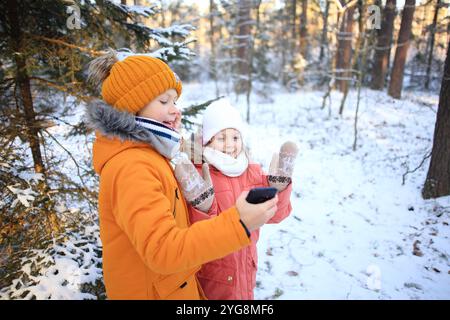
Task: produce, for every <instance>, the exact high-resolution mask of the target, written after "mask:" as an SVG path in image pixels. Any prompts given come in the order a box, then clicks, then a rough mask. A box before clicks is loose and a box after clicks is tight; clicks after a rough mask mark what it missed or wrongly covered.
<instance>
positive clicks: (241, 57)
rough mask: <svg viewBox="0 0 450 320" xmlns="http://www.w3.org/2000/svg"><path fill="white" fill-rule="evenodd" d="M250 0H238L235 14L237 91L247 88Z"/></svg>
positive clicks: (242, 91)
mask: <svg viewBox="0 0 450 320" xmlns="http://www.w3.org/2000/svg"><path fill="white" fill-rule="evenodd" d="M251 8H252V0H238V16H237V58H238V62H237V76H238V79H237V81H236V85H235V91H236V92H237V93H244V92H247V90H248V79H247V75H248V72H249V68H250V65H249V53H250V52H249V51H250V50H249V49H250V42H251V39H250V38H251V23H252V21H251V17H250V11H251Z"/></svg>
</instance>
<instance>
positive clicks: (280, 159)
mask: <svg viewBox="0 0 450 320" xmlns="http://www.w3.org/2000/svg"><path fill="white" fill-rule="evenodd" d="M297 154H298V148H297V145H296V144H295V143H294V142H291V141H287V142H285V143H283V145H282V146H281V148H280V152H279V153H277V152H276V153H274V155H273V157H272V161H271V162H270V167H269V175H268V176H267V180H268V182H269V186H271V187H274V188H277V190H278V191H283V190H284V189H286V187H287V186H288V185H289V184H290V183H291V181H292V172H293V171H294V165H295V159H296V158H297Z"/></svg>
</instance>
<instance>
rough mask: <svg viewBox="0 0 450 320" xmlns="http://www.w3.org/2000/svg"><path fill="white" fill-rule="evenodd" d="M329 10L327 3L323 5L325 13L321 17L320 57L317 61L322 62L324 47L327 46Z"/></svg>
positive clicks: (328, 3)
mask: <svg viewBox="0 0 450 320" xmlns="http://www.w3.org/2000/svg"><path fill="white" fill-rule="evenodd" d="M329 10H330V2H329V1H327V3H326V4H325V12H324V15H323V28H322V37H321V41H320V55H319V61H320V62H322V60H323V57H324V54H325V47H326V46H327V45H328V36H327V35H328V13H329Z"/></svg>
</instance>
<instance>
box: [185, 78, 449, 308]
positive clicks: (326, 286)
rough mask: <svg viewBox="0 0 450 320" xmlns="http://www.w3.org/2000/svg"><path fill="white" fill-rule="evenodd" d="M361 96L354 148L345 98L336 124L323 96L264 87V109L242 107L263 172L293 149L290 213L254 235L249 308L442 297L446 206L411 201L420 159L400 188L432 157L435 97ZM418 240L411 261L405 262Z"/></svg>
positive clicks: (190, 95) (416, 194)
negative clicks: (253, 304)
mask: <svg viewBox="0 0 450 320" xmlns="http://www.w3.org/2000/svg"><path fill="white" fill-rule="evenodd" d="M213 89H214V88H213V87H211V88H210V90H208V87H207V86H205V85H204V84H198V85H195V86H187V88H186V87H185V89H184V95H185V97H184V98H183V96H182V98H183V99H186V100H193V101H200V100H201V99H204V100H206V99H209V98H212V97H213V96H212V94H206V96H205V93H208V92H214V90H213ZM200 94H201V96H200ZM361 96H362V98H361V105H360V113H359V122H358V123H359V125H358V144H357V150H356V151H352V144H353V134H354V132H353V121H354V120H353V119H354V112H355V107H356V97H357V94H356V92H353V91H352V92H351V93H350V94H349V97H348V100H347V103H346V107H345V109H344V114H343V117H342V118H340V117H339V116H337V115H336V114H337V110H338V109H339V104H340V99H341V95H340V94H339V93H336V92H332V96H331V102H332V106H331V108H332V116H331V117H329V116H328V108H327V109H325V110H322V109H321V105H322V97H323V92H317V91H303V90H299V91H297V92H296V93H292V94H291V93H283V91H282V90H279V92H278V93H277V89H275V90H274V94H273V95H272V96H271V97H272V98H273V99H274V101H273V102H271V103H265V102H264V101H258V99H257V98H255V99H253V100H252V102H251V103H252V104H251V117H250V120H251V121H250V122H251V124H250V127H251V130H249V137H248V143H249V144H250V147H251V150H252V155H253V158H254V159H255V160H256V161H258V162H260V163H261V164H262V165H263V168H264V169H265V170H266V171H267V170H268V166H269V162H270V159H271V155H272V153H273V152H275V151H277V149H278V148H279V146H280V145H281V144H282V143H283V142H284V141H286V140H292V141H294V142H296V143H297V144H298V146H299V148H300V152H299V156H298V158H297V163H296V168H295V172H294V178H293V181H294V185H293V187H294V188H293V194H292V197H291V201H292V206H293V211H292V213H291V216H290V217H288V218H287V219H286V220H284V221H283V222H282V223H280V224H278V225H266V226H264V227H263V228H262V230H261V238H260V240H259V243H258V254H259V262H258V273H257V282H258V286H257V288H256V290H255V297H256V299H273V298H277V299H449V298H450V275H449V272H450V263H449V251H450V242H449V236H450V227H449V225H448V224H449V223H450V219H449V218H450V217H449V215H450V197H444V198H440V199H437V200H428V201H425V200H423V199H422V197H421V193H420V192H421V187H422V184H423V182H424V180H425V176H426V171H427V169H428V163H429V162H428V161H426V162H425V165H424V166H422V167H421V168H420V169H418V170H417V171H416V172H414V173H411V174H408V175H407V176H406V181H405V184H404V185H402V178H403V175H404V173H405V172H406V171H407V169H408V168H409V169H410V170H411V171H412V169H414V168H415V167H417V166H418V164H419V163H420V162H421V160H422V158H423V157H424V156H425V155H426V154H427V153H428V152H429V151H430V150H431V143H432V137H433V130H434V123H435V117H436V109H437V104H438V96H437V95H432V94H429V93H423V92H417V93H407V94H405V95H404V96H405V97H406V98H405V99H404V100H394V99H392V98H390V97H388V96H387V95H386V94H385V93H384V92H378V91H372V90H363V91H362V95H361ZM240 100H241V101H238V102H237V103H236V106H237V107H239V108H240V110H241V111H242V115H243V116H244V115H245V114H246V102H245V99H244V98H241V99H240ZM179 104H183V100H180V103H179ZM417 240H418V241H420V243H419V244H418V246H419V248H420V251H421V252H422V253H423V255H422V256H416V255H414V254H413V245H414V243H415V241H417Z"/></svg>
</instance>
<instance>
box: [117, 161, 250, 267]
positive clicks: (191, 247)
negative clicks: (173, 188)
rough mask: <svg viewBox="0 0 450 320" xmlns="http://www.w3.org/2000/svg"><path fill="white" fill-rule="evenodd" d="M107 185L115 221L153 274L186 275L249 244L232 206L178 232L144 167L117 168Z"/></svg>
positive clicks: (164, 199) (158, 188) (154, 175)
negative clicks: (109, 189) (181, 273)
mask: <svg viewBox="0 0 450 320" xmlns="http://www.w3.org/2000/svg"><path fill="white" fill-rule="evenodd" d="M111 181H112V182H111V184H112V186H111V187H112V189H111V192H112V194H111V198H112V203H111V205H112V208H113V210H114V211H113V212H114V216H115V219H116V222H117V223H118V225H119V227H120V228H121V229H122V230H123V231H124V232H125V233H126V235H127V236H128V238H129V239H130V241H131V243H132V245H133V247H134V248H135V249H136V251H137V253H138V254H139V255H140V256H141V258H142V260H143V261H144V262H145V264H146V265H147V266H148V267H149V268H150V269H152V270H154V271H155V272H158V273H160V274H171V273H175V272H180V271H183V270H188V269H190V268H193V267H195V266H198V265H201V264H204V263H206V262H209V261H212V260H215V259H219V258H222V257H224V256H226V255H228V254H230V253H232V252H234V251H236V250H239V249H241V248H243V247H245V246H247V245H248V244H250V239H249V238H248V236H247V235H246V232H245V230H244V228H243V227H242V225H241V223H240V216H239V213H238V211H237V209H236V207H231V208H230V209H228V210H225V211H224V212H222V213H221V214H220V215H218V216H216V217H214V218H211V219H207V220H203V221H199V222H198V223H195V224H193V225H191V226H190V227H189V228H180V227H178V226H177V225H176V221H175V219H174V217H173V215H172V212H171V210H170V201H169V199H168V198H167V197H166V195H165V194H164V190H163V186H162V184H161V182H160V181H159V179H158V177H157V173H156V172H152V170H151V169H149V167H148V166H147V165H145V164H139V163H135V164H133V166H121V168H120V169H119V170H118V172H116V174H115V175H114V176H113V177H111ZM186 214H188V213H187V212H186Z"/></svg>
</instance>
